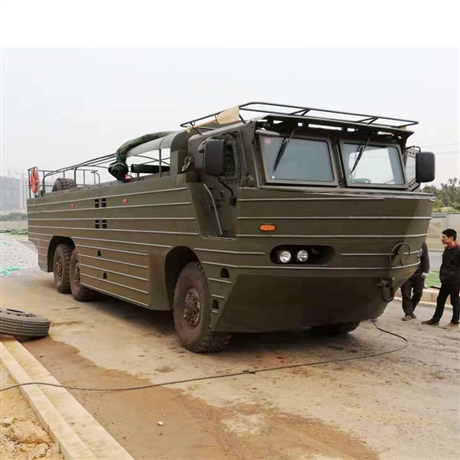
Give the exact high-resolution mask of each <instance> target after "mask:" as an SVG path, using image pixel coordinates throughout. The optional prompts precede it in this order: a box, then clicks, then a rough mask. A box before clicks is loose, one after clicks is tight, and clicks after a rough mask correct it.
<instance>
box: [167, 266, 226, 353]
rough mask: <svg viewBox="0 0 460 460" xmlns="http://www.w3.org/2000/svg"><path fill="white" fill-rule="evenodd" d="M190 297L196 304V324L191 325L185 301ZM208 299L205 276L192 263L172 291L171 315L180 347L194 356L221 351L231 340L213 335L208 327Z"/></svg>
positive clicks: (209, 305) (180, 275) (200, 268)
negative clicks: (197, 305) (194, 299)
mask: <svg viewBox="0 0 460 460" xmlns="http://www.w3.org/2000/svg"><path fill="white" fill-rule="evenodd" d="M189 295H193V297H194V298H196V300H197V301H198V302H199V305H200V306H199V314H198V315H197V317H196V318H195V320H196V322H197V324H196V325H194V326H192V325H191V324H190V319H189V320H188V321H187V320H186V318H185V317H184V315H185V313H186V309H187V307H186V299H188V296H189ZM210 297H211V296H210V295H209V290H208V285H207V283H206V276H205V274H204V271H203V268H202V266H201V264H200V263H198V262H192V263H189V264H188V265H186V266H185V268H184V269H183V270H182V271H181V272H180V274H179V278H178V279H177V283H176V288H175V290H174V302H173V316H174V326H175V328H176V333H177V336H178V337H179V341H180V343H181V344H182V346H183V347H185V348H187V350H190V351H193V352H194V353H207V352H212V351H221V350H223V349H224V348H225V347H226V346H227V345H228V343H229V342H230V339H231V337H232V335H231V334H228V333H225V332H213V331H211V330H210V324H211V298H210Z"/></svg>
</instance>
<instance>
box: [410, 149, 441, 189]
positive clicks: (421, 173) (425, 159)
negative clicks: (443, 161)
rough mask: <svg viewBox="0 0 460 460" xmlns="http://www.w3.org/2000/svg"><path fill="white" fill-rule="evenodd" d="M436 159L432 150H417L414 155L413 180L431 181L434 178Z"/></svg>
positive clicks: (418, 181) (419, 181) (420, 181)
mask: <svg viewBox="0 0 460 460" xmlns="http://www.w3.org/2000/svg"><path fill="white" fill-rule="evenodd" d="M435 169H436V159H435V156H434V153H432V152H419V153H417V154H416V155H415V182H417V183H419V184H422V183H425V182H432V181H434V178H435Z"/></svg>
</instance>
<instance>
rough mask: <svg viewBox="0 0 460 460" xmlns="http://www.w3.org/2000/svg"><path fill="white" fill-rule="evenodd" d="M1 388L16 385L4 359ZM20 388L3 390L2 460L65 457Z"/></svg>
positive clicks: (0, 401) (0, 419) (0, 366)
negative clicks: (44, 428) (42, 425)
mask: <svg viewBox="0 0 460 460" xmlns="http://www.w3.org/2000/svg"><path fill="white" fill-rule="evenodd" d="M0 381H1V385H0V388H5V387H7V386H10V385H14V383H15V382H14V381H13V380H12V379H11V376H10V375H9V373H8V371H7V370H6V368H5V366H4V365H3V363H1V362H0ZM63 458H64V457H63V456H62V454H61V453H60V450H59V444H56V443H54V442H53V441H52V440H51V439H50V437H49V436H48V434H47V433H46V432H45V431H44V430H43V428H42V427H41V425H40V421H39V420H38V418H37V416H36V415H35V413H34V411H33V410H32V409H31V408H30V407H29V405H28V403H27V401H26V400H25V399H24V398H23V396H22V395H21V393H20V391H19V389H14V390H8V391H6V392H3V393H0V460H35V459H47V460H63Z"/></svg>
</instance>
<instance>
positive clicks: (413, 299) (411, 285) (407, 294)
mask: <svg viewBox="0 0 460 460" xmlns="http://www.w3.org/2000/svg"><path fill="white" fill-rule="evenodd" d="M421 250H422V253H421V255H420V263H419V265H418V267H417V270H416V271H415V273H414V274H413V275H412V276H411V277H410V278H409V279H408V280H407V281H406V282H405V283H404V284H403V285H402V286H401V294H402V298H403V301H402V308H403V310H404V313H405V316H404V318H403V321H410V320H411V319H414V318H417V317H416V316H415V315H414V310H415V308H416V307H417V305H418V303H419V302H420V299H421V298H422V294H423V287H424V284H425V283H424V281H425V278H426V277H427V276H428V272H429V271H430V258H429V257H428V248H427V246H426V243H423V246H422V249H421ZM412 291H414V293H413V294H412Z"/></svg>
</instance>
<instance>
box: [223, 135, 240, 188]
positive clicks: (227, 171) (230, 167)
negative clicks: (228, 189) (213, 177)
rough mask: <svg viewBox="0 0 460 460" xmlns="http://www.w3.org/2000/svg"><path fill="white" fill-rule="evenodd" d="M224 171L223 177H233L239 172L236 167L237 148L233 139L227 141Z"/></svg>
mask: <svg viewBox="0 0 460 460" xmlns="http://www.w3.org/2000/svg"><path fill="white" fill-rule="evenodd" d="M223 170H224V173H223V174H222V176H223V177H226V178H227V179H230V178H233V177H235V176H236V174H237V167H236V148H235V143H234V142H233V141H227V142H226V144H225V154H224V167H223Z"/></svg>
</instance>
